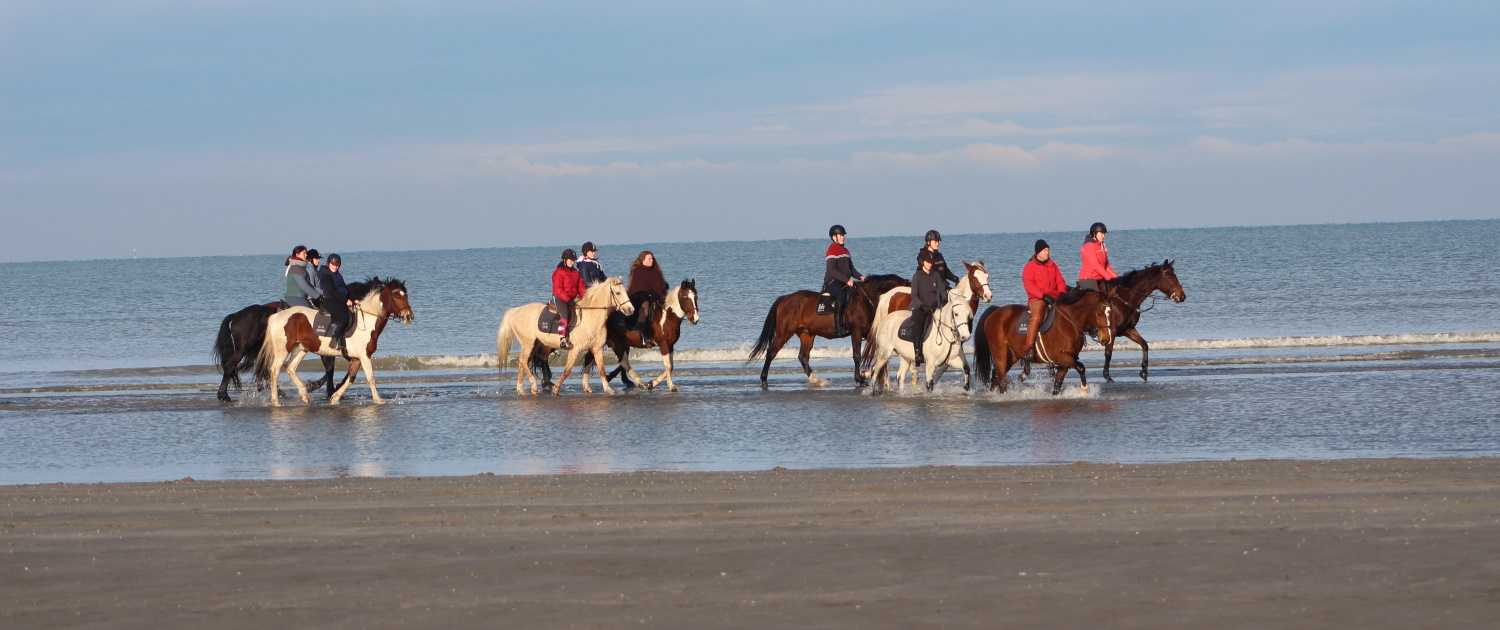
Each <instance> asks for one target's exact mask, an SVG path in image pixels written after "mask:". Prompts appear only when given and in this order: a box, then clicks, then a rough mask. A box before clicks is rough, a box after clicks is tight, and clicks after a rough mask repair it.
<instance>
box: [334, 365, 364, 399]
mask: <svg viewBox="0 0 1500 630" xmlns="http://www.w3.org/2000/svg"><path fill="white" fill-rule="evenodd" d="M360 363H361V362H360V360H359V359H356V358H353V357H351V358H350V359H349V371H348V372H347V373H345V374H344V382H342V383H339V388H338V389H336V390H334V392H333V396H331V397H329V398H328V404H330V405H337V404H339V401H340V400H343V399H344V394H346V393H348V392H349V388H350V387H353V386H354V373H355V372H356V371H358V370H359V364H360Z"/></svg>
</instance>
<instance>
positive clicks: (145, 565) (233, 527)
mask: <svg viewBox="0 0 1500 630" xmlns="http://www.w3.org/2000/svg"><path fill="white" fill-rule="evenodd" d="M1496 479H1500V458H1476V459H1435V460H1413V459H1364V460H1332V461H1281V460H1263V461H1220V462H1197V463H1183V464H1147V465H1111V464H1072V465H1052V466H1011V467H957V468H955V467H919V468H890V469H842V470H840V469H832V470H808V471H787V470H779V469H778V470H771V471H760V472H749V473H656V472H643V473H630V474H576V475H536V476H489V475H481V476H471V477H443V478H392V479H363V478H361V479H325V480H312V481H223V482H201V481H188V480H183V481H177V482H164V483H125V484H122V483H107V484H47V485H33V486H5V487H0V540H3V541H4V543H5V547H4V548H5V550H6V553H7V555H6V559H7V561H6V563H5V567H4V569H3V571H4V575H5V583H6V588H4V589H0V625H6V626H8V627H34V626H58V625H89V624H96V625H97V624H102V625H113V626H132V627H147V626H149V627H203V626H205V625H212V626H214V627H257V626H261V627H263V626H265V625H268V624H270V623H272V622H280V623H285V622H287V621H291V622H293V624H294V625H330V624H334V625H348V626H360V627H363V626H377V625H378V626H391V625H422V626H426V627H452V626H465V627H466V626H476V625H485V626H489V625H493V624H495V623H502V624H503V625H506V626H511V627H537V626H540V625H562V624H576V625H580V626H587V627H604V626H615V625H620V624H623V623H625V622H626V621H627V620H636V621H640V620H644V621H645V623H646V624H647V625H651V626H656V627H702V626H709V625H726V624H727V625H734V626H742V627H785V626H788V625H796V626H854V625H857V626H860V627H910V626H913V625H917V626H921V625H924V624H931V625H934V626H939V625H940V626H945V627H951V626H964V627H992V626H993V625H994V624H995V623H997V622H998V621H1000V620H1003V621H1004V622H1005V625H1015V626H1018V627H1037V626H1050V627H1078V626H1082V625H1086V624H1091V625H1123V626H1132V627H1135V626H1140V627H1162V626H1179V627H1223V628H1259V627H1268V626H1289V625H1291V626H1301V625H1306V624H1309V623H1311V624H1315V625H1319V626H1331V627H1368V628H1398V627H1399V628H1406V627H1412V626H1414V625H1415V626H1422V625H1438V626H1444V627H1481V626H1482V625H1483V624H1485V623H1489V622H1492V621H1493V620H1494V619H1495V618H1497V616H1500V598H1497V597H1496V591H1495V584H1496V583H1500V565H1496V564H1495V563H1494V562H1493V558H1495V557H1496V556H1497V554H1500V521H1497V520H1496V518H1495V514H1497V513H1500V483H1497V482H1496ZM500 620H503V622H502V621H500Z"/></svg>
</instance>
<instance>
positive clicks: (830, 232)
mask: <svg viewBox="0 0 1500 630" xmlns="http://www.w3.org/2000/svg"><path fill="white" fill-rule="evenodd" d="M835 234H843V235H845V236H848V235H849V233H848V232H845V231H844V226H842V225H838V224H834V226H833V227H831V228H828V238H833V237H834V235H835Z"/></svg>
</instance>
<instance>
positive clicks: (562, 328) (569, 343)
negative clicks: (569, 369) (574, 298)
mask: <svg viewBox="0 0 1500 630" xmlns="http://www.w3.org/2000/svg"><path fill="white" fill-rule="evenodd" d="M572 321H573V303H572V302H563V303H561V304H558V305H557V335H558V336H559V337H562V341H561V342H559V343H558V346H559V347H561V348H562V349H564V350H568V349H571V348H572V347H573V340H571V339H569V338H568V332H569V330H568V325H569V324H570V323H572Z"/></svg>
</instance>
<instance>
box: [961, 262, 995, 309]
mask: <svg viewBox="0 0 1500 630" xmlns="http://www.w3.org/2000/svg"><path fill="white" fill-rule="evenodd" d="M961 262H963V264H964V269H966V270H968V273H965V274H964V276H965V277H966V278H967V279H968V281H969V290H971V291H973V293H972V295H977V296H979V299H981V300H984V301H985V302H989V301H990V300H993V299H995V294H994V293H991V292H990V272H989V270H988V269H985V267H984V261H983V260H976V261H974V262H969V261H967V260H965V261H961Z"/></svg>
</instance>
